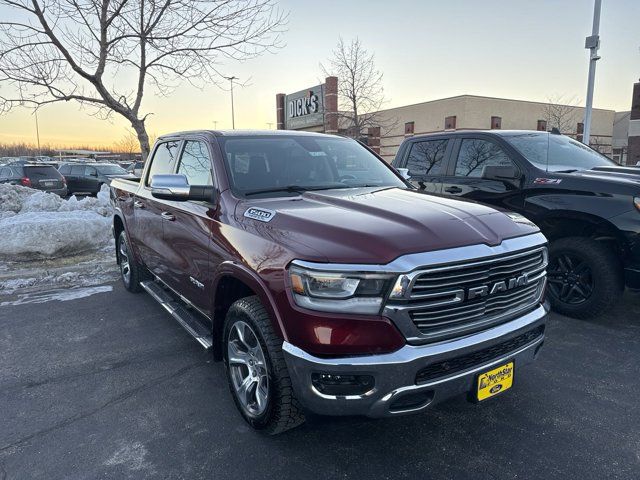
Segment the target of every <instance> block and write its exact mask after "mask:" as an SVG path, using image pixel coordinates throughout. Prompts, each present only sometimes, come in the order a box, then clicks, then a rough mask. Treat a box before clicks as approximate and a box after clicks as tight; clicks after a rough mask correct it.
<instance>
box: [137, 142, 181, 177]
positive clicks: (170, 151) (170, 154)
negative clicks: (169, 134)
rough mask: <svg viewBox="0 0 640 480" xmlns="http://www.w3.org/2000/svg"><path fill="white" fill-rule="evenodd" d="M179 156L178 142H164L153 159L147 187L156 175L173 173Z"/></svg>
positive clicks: (158, 147)
mask: <svg viewBox="0 0 640 480" xmlns="http://www.w3.org/2000/svg"><path fill="white" fill-rule="evenodd" d="M177 154H178V142H162V143H161V144H159V145H158V146H157V148H156V149H155V152H154V154H153V158H152V159H151V166H150V167H149V173H148V175H147V181H146V184H145V185H147V186H149V185H151V178H153V176H154V175H159V174H163V173H164V174H166V173H173V167H174V165H175V161H176V156H177Z"/></svg>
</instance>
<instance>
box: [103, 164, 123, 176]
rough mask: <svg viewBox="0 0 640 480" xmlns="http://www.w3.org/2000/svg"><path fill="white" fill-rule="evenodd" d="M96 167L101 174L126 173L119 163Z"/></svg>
mask: <svg viewBox="0 0 640 480" xmlns="http://www.w3.org/2000/svg"><path fill="white" fill-rule="evenodd" d="M97 168H98V171H99V172H100V173H101V174H102V175H126V173H127V171H126V170H125V169H124V168H122V167H121V166H120V165H100V166H99V167H97Z"/></svg>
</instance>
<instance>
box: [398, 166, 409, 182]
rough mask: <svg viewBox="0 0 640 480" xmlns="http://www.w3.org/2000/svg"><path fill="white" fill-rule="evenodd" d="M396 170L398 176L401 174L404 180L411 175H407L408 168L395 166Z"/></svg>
mask: <svg viewBox="0 0 640 480" xmlns="http://www.w3.org/2000/svg"><path fill="white" fill-rule="evenodd" d="M396 170H397V171H398V173H399V174H400V176H402V178H404V179H405V180H409V179H410V178H411V175H409V169H408V168H396Z"/></svg>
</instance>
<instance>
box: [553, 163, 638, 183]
mask: <svg viewBox="0 0 640 480" xmlns="http://www.w3.org/2000/svg"><path fill="white" fill-rule="evenodd" d="M608 168H610V169H611V170H606V171H604V170H580V171H577V172H572V173H566V174H564V175H569V176H571V177H573V178H584V179H589V180H598V181H602V182H605V183H611V184H617V185H632V186H638V185H640V171H639V172H638V173H632V172H629V171H628V170H627V169H622V168H621V169H620V170H617V169H616V170H613V167H608Z"/></svg>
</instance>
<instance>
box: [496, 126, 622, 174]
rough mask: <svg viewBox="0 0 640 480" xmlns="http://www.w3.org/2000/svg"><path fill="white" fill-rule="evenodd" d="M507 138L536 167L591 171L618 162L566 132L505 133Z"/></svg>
mask: <svg viewBox="0 0 640 480" xmlns="http://www.w3.org/2000/svg"><path fill="white" fill-rule="evenodd" d="M504 139H505V140H506V141H507V142H509V143H510V144H511V145H513V146H514V147H515V148H516V149H517V150H518V151H519V152H520V153H521V154H522V155H524V157H525V158H526V159H527V160H529V161H530V162H531V163H533V164H534V165H535V166H536V167H538V168H541V169H542V170H545V171H549V172H564V171H576V170H590V169H592V168H593V167H604V166H611V165H614V166H615V165H616V163H614V162H613V161H612V160H609V159H608V158H607V157H605V156H604V155H602V154H600V153H598V152H596V151H595V150H593V149H592V148H590V147H587V146H586V145H585V144H583V143H580V142H578V141H577V140H574V139H572V138H569V137H566V136H564V135H555V134H550V133H547V132H527V133H520V134H517V135H505V136H504ZM547 153H548V164H547ZM547 167H548V168H547Z"/></svg>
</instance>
